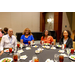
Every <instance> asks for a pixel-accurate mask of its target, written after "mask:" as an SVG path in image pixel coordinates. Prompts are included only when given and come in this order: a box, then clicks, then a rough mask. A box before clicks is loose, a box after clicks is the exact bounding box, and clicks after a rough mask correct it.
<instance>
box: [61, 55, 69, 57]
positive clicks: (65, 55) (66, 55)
mask: <svg viewBox="0 0 75 75" xmlns="http://www.w3.org/2000/svg"><path fill="white" fill-rule="evenodd" d="M60 55H63V56H64V57H68V56H67V55H66V54H60Z"/></svg>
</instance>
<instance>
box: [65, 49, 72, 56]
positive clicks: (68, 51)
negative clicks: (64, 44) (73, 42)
mask: <svg viewBox="0 0 75 75" xmlns="http://www.w3.org/2000/svg"><path fill="white" fill-rule="evenodd" d="M66 50H67V54H68V57H69V54H70V51H71V49H69V48H67V49H66Z"/></svg>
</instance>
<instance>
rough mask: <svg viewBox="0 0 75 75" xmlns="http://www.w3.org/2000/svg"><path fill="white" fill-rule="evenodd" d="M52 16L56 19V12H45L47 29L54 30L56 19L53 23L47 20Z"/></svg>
mask: <svg viewBox="0 0 75 75" xmlns="http://www.w3.org/2000/svg"><path fill="white" fill-rule="evenodd" d="M49 18H52V19H54V12H47V13H46V14H45V29H47V30H54V20H53V22H51V23H48V22H47V19H49Z"/></svg>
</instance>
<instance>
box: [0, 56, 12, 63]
mask: <svg viewBox="0 0 75 75" xmlns="http://www.w3.org/2000/svg"><path fill="white" fill-rule="evenodd" d="M4 59H11V61H10V62H12V61H13V59H12V58H10V57H6V58H3V59H1V60H0V62H2V60H4Z"/></svg>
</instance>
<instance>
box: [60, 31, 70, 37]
mask: <svg viewBox="0 0 75 75" xmlns="http://www.w3.org/2000/svg"><path fill="white" fill-rule="evenodd" d="M64 31H67V33H68V37H69V38H71V32H70V31H69V30H64ZM64 31H63V32H62V35H61V38H64V36H63V33H64Z"/></svg>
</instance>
